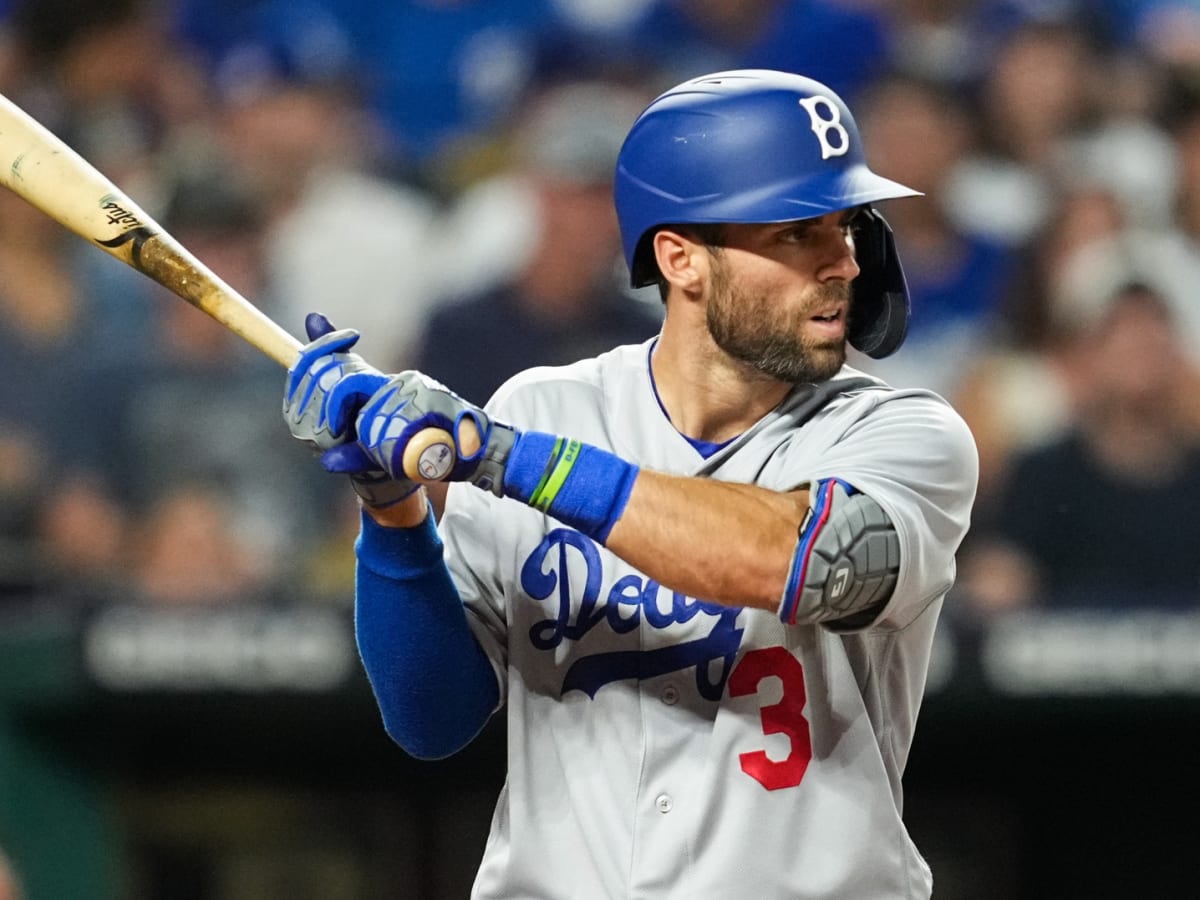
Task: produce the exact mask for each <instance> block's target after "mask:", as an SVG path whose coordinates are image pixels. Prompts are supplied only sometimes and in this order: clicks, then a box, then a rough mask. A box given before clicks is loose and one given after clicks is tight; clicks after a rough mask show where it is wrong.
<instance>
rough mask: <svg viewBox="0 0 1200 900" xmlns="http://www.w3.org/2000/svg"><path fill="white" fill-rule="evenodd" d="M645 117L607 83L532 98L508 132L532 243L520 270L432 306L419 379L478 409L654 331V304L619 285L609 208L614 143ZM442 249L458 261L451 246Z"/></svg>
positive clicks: (505, 217)
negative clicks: (503, 389)
mask: <svg viewBox="0 0 1200 900" xmlns="http://www.w3.org/2000/svg"><path fill="white" fill-rule="evenodd" d="M641 107H642V98H641V97H640V96H637V95H632V94H629V92H626V91H625V90H623V89H618V88H616V86H613V85H607V84H604V83H580V84H571V85H565V86H562V88H558V89H554V90H551V91H548V92H547V94H546V95H545V96H541V97H539V98H536V100H535V101H534V102H533V103H532V108H530V112H529V116H528V119H526V120H523V122H522V124H521V125H520V126H518V127H517V128H516V133H517V134H518V137H520V142H518V146H517V148H516V157H517V161H516V173H515V178H516V182H515V184H514V185H512V187H515V188H516V191H517V192H518V193H523V196H524V197H526V198H527V200H528V202H532V204H533V205H532V206H527V209H528V210H529V211H530V212H532V222H530V224H532V233H529V234H527V239H528V242H527V244H526V245H524V248H523V251H521V252H520V254H518V256H517V265H516V269H515V271H512V272H511V274H510V275H508V277H504V278H503V281H502V282H500V283H494V284H491V286H488V287H485V288H484V289H481V290H480V292H479V293H478V294H475V295H473V296H463V298H460V299H456V300H452V301H446V302H445V304H443V305H442V306H439V308H438V310H437V311H436V312H434V314H433V316H432V318H431V319H430V322H428V325H427V328H426V330H425V334H424V336H422V337H421V340H420V343H419V355H418V358H416V367H418V368H420V370H421V371H424V372H427V373H428V374H431V376H432V377H434V378H438V379H439V380H442V382H444V383H445V384H448V385H450V386H451V388H452V389H454V390H456V391H458V392H460V394H462V395H463V396H467V397H473V398H478V401H479V402H482V401H486V400H487V398H488V397H491V396H492V394H493V392H494V391H496V389H497V388H498V386H499V385H500V384H502V383H503V382H504V380H506V379H508V378H509V377H510V376H511V374H514V373H516V372H517V371H520V370H522V368H528V367H529V366H534V365H558V364H565V362H574V361H575V360H577V359H582V358H584V356H587V355H589V354H592V353H595V352H596V350H598V348H601V347H610V346H613V344H617V343H631V342H638V341H644V340H646V338H648V337H650V336H652V335H654V334H655V332H656V331H658V326H659V324H660V322H661V314H660V313H659V308H658V305H656V301H655V302H654V305H650V304H648V302H643V301H642V300H638V299H632V298H631V296H630V293H629V292H628V290H624V289H622V286H620V282H619V281H618V277H619V276H618V272H619V266H620V265H622V263H620V235H619V232H618V229H617V218H616V212H614V211H613V206H612V173H613V167H614V166H616V161H617V152H618V150H619V149H620V140H622V139H623V137H624V132H625V131H626V130H628V127H629V125H630V124H631V122H632V121H634V119H635V118H636V115H637V113H638V112H640V109H641ZM511 216H512V210H511V208H498V209H493V218H492V221H491V223H490V226H488V227H491V228H497V229H503V228H511V227H512V218H511ZM462 245H463V246H473V242H472V241H469V240H467V241H464V242H463V244H462ZM445 246H446V247H448V248H449V251H450V252H451V254H454V256H457V254H458V253H460V247H458V242H457V241H446V244H445ZM564 248H570V252H564ZM448 265H449V263H448Z"/></svg>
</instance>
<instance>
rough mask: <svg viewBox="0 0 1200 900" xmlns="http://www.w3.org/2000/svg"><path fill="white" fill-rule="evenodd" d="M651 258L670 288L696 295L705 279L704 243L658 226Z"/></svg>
mask: <svg viewBox="0 0 1200 900" xmlns="http://www.w3.org/2000/svg"><path fill="white" fill-rule="evenodd" d="M653 247H654V259H655V262H657V263H658V271H659V272H661V273H662V276H663V278H665V279H666V281H667V284H668V286H669V287H670V288H672V289H674V290H676V291H680V292H682V293H683V294H685V295H689V296H698V295H699V294H700V293H701V292H702V291H703V289H704V285H705V283H706V281H707V278H708V254H707V253H705V252H704V245H703V244H701V243H699V242H698V241H696V240H694V239H693V238H691V237H689V236H688V235H686V234H684V233H682V232H679V231H672V230H670V229H669V228H660V229H659V230H658V231H657V232H655V234H654V238H653Z"/></svg>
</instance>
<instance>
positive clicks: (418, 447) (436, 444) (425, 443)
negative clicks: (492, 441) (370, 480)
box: [400, 418, 480, 484]
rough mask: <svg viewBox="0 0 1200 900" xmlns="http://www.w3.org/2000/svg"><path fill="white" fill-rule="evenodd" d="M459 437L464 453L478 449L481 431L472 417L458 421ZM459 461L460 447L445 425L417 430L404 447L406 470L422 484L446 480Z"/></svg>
mask: <svg viewBox="0 0 1200 900" xmlns="http://www.w3.org/2000/svg"><path fill="white" fill-rule="evenodd" d="M458 438H459V442H460V443H461V445H462V450H463V453H464V455H465V456H468V457H469V456H473V455H474V454H475V452H476V451H477V450H478V449H479V445H480V439H479V432H478V431H477V430H476V428H475V423H474V422H472V421H471V420H470V419H468V418H464V419H463V420H462V422H461V423H460V424H459V426H458ZM457 461H458V449H457V448H456V447H455V446H454V436H453V435H451V434H450V432H449V431H446V429H444V428H424V429H422V430H421V431H418V432H417V433H416V434H415V435H413V437H412V439H411V440H410V441H409V442H408V446H407V447H405V448H404V456H403V457H402V458H401V460H400V462H401V465H402V466H403V468H404V474H405V475H407V476H408V477H409V478H411V479H412V480H413V481H417V482H420V483H422V484H430V483H431V482H435V481H441V480H443V479H444V478H445V477H446V476H447V475H449V474H450V470H451V469H453V468H454V464H455V462H457Z"/></svg>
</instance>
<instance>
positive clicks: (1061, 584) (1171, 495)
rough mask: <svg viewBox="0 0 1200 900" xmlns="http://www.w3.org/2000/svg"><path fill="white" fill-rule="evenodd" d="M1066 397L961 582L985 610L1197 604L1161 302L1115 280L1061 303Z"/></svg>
mask: <svg viewBox="0 0 1200 900" xmlns="http://www.w3.org/2000/svg"><path fill="white" fill-rule="evenodd" d="M1063 313H1064V314H1065V315H1070V316H1072V317H1073V320H1074V321H1073V323H1072V324H1073V326H1074V330H1073V333H1072V335H1071V342H1070V345H1069V346H1068V347H1067V357H1066V363H1065V365H1067V366H1068V367H1069V373H1070V376H1071V384H1072V386H1073V387H1074V389H1075V392H1076V393H1075V398H1076V403H1075V407H1074V412H1073V420H1072V427H1071V428H1070V430H1069V431H1068V432H1067V433H1066V434H1065V435H1064V436H1062V437H1061V438H1059V439H1057V440H1055V441H1053V442H1051V443H1049V444H1048V445H1045V446H1043V447H1038V448H1035V449H1031V450H1028V451H1025V452H1022V453H1021V454H1019V455H1018V456H1017V457H1016V458H1014V460H1013V462H1012V464H1011V467H1010V468H1009V470H1008V472H1007V474H1006V477H1005V480H1004V484H1003V489H1002V493H1001V495H1000V499H999V501H998V507H997V510H996V515H995V518H994V521H992V522H986V521H985V522H983V523H981V524H980V529H979V531H978V533H977V534H976V535H975V537H974V538H973V539H972V541H971V542H970V543H969V545H968V550H967V552H966V554H965V559H964V565H963V570H962V578H961V580H960V587H961V590H963V591H964V592H965V594H966V596H967V597H968V598H969V599H970V602H971V603H972V605H973V606H974V607H975V608H976V609H977V610H979V611H981V612H984V613H996V612H1001V611H1005V610H1011V609H1016V608H1019V607H1021V606H1024V605H1026V604H1029V603H1033V602H1037V603H1041V604H1047V605H1075V606H1078V605H1084V606H1134V605H1153V604H1163V605H1183V606H1188V607H1194V606H1195V605H1196V604H1197V602H1198V601H1200V557H1198V556H1197V555H1196V552H1195V535H1196V533H1197V531H1198V530H1200V440H1198V438H1197V432H1196V430H1195V429H1194V428H1193V427H1192V425H1191V423H1190V422H1189V421H1188V417H1187V416H1186V415H1185V414H1184V412H1183V409H1184V406H1185V405H1186V403H1187V402H1194V400H1191V399H1190V398H1189V394H1191V393H1192V391H1193V390H1194V385H1195V381H1194V376H1195V372H1194V370H1192V369H1191V368H1190V367H1189V364H1188V361H1187V359H1186V357H1185V355H1184V353H1183V348H1182V346H1181V344H1180V341H1179V333H1178V330H1177V328H1176V326H1175V323H1174V321H1173V319H1172V316H1171V308H1170V306H1169V304H1168V303H1167V302H1166V301H1165V300H1164V298H1163V297H1162V296H1161V295H1160V294H1159V293H1157V292H1156V291H1155V290H1154V289H1153V288H1151V287H1149V286H1148V285H1146V284H1141V283H1126V284H1124V285H1122V286H1120V287H1118V288H1117V290H1116V291H1115V292H1113V293H1112V294H1110V295H1108V296H1107V297H1105V298H1104V302H1102V303H1097V304H1094V305H1093V306H1092V308H1091V309H1089V310H1081V309H1070V310H1064V311H1063Z"/></svg>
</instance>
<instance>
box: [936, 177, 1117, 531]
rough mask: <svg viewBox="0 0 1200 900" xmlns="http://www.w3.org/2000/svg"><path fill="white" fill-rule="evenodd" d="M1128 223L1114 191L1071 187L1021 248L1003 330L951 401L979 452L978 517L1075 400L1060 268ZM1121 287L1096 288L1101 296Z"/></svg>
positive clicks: (1000, 322) (1000, 320) (1000, 323)
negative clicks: (1064, 337) (1058, 309)
mask: <svg viewBox="0 0 1200 900" xmlns="http://www.w3.org/2000/svg"><path fill="white" fill-rule="evenodd" d="M1124 225H1125V218H1124V215H1123V211H1122V207H1121V204H1120V203H1119V202H1118V200H1117V198H1116V197H1114V196H1113V194H1112V193H1111V192H1110V191H1108V190H1103V189H1100V188H1095V187H1086V188H1079V189H1072V190H1070V191H1068V192H1066V193H1064V194H1062V195H1061V196H1060V200H1059V206H1058V207H1057V209H1056V211H1055V213H1054V215H1053V216H1052V219H1051V223H1050V224H1048V225H1046V226H1045V227H1044V228H1043V229H1042V230H1040V231H1039V232H1038V234H1037V236H1036V237H1035V239H1034V240H1032V241H1030V242H1029V244H1028V245H1027V246H1026V247H1024V248H1023V249H1022V252H1021V253H1020V254H1019V259H1018V260H1017V262H1016V269H1017V271H1016V273H1015V274H1014V277H1013V281H1012V283H1011V284H1010V290H1009V291H1008V293H1007V294H1006V296H1005V297H1004V299H1003V300H1002V301H1001V306H1000V310H999V311H998V313H997V316H996V318H997V328H996V329H995V330H993V332H992V333H991V340H990V341H989V342H988V344H987V345H986V346H985V347H982V348H980V353H979V354H978V356H976V357H975V358H974V359H972V360H970V361H969V362H968V363H967V364H966V366H965V367H964V370H963V373H962V375H961V377H960V380H959V384H958V388H957V390H956V391H954V392H953V393H952V394H951V395H950V399H951V401H952V402H953V403H954V405H955V407H956V408H957V409H958V410H959V412H960V413H961V414H962V416H963V418H964V419H965V420H966V422H967V425H968V426H969V427H970V429H971V433H972V434H973V435H974V436H975V443H976V447H977V449H978V451H979V490H978V495H977V497H976V511H977V516H978V515H982V514H986V511H987V510H988V509H989V508H990V506H991V503H992V501H993V498H994V497H995V495H996V493H997V490H998V482H999V479H1000V476H1001V474H1002V473H1003V471H1004V469H1005V468H1006V467H1007V465H1008V463H1009V459H1010V457H1012V456H1013V455H1014V454H1015V453H1017V452H1019V451H1021V450H1023V449H1025V448H1028V447H1030V446H1033V445H1035V444H1039V443H1044V442H1045V441H1048V440H1049V439H1051V438H1052V437H1055V436H1056V435H1057V434H1058V433H1059V432H1061V431H1062V430H1063V428H1065V427H1066V424H1067V422H1068V420H1069V418H1070V411H1071V404H1072V401H1071V397H1070V393H1071V392H1070V389H1069V388H1068V385H1067V374H1066V372H1065V370H1064V368H1063V366H1062V359H1061V354H1060V349H1061V344H1062V341H1061V339H1060V335H1059V334H1058V328H1059V325H1058V321H1059V320H1062V319H1063V318H1065V317H1062V316H1059V317H1054V316H1053V308H1054V301H1053V299H1052V298H1053V296H1054V295H1055V294H1056V292H1057V291H1058V286H1059V281H1060V277H1061V276H1060V273H1061V272H1063V271H1064V269H1065V268H1066V267H1067V266H1068V263H1069V261H1070V260H1071V259H1073V258H1074V257H1075V256H1076V255H1077V253H1078V252H1079V251H1080V250H1081V249H1082V248H1084V247H1087V246H1090V245H1092V244H1093V243H1096V242H1101V241H1106V240H1108V239H1110V238H1112V237H1113V236H1115V235H1117V234H1119V233H1120V232H1121V231H1122V229H1123V228H1124ZM1115 287H1116V285H1115V284H1112V283H1109V284H1106V285H1103V286H1095V287H1094V291H1095V293H1096V295H1098V296H1101V297H1103V296H1107V295H1109V294H1111V291H1112V290H1113V289H1114V288H1115Z"/></svg>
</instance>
